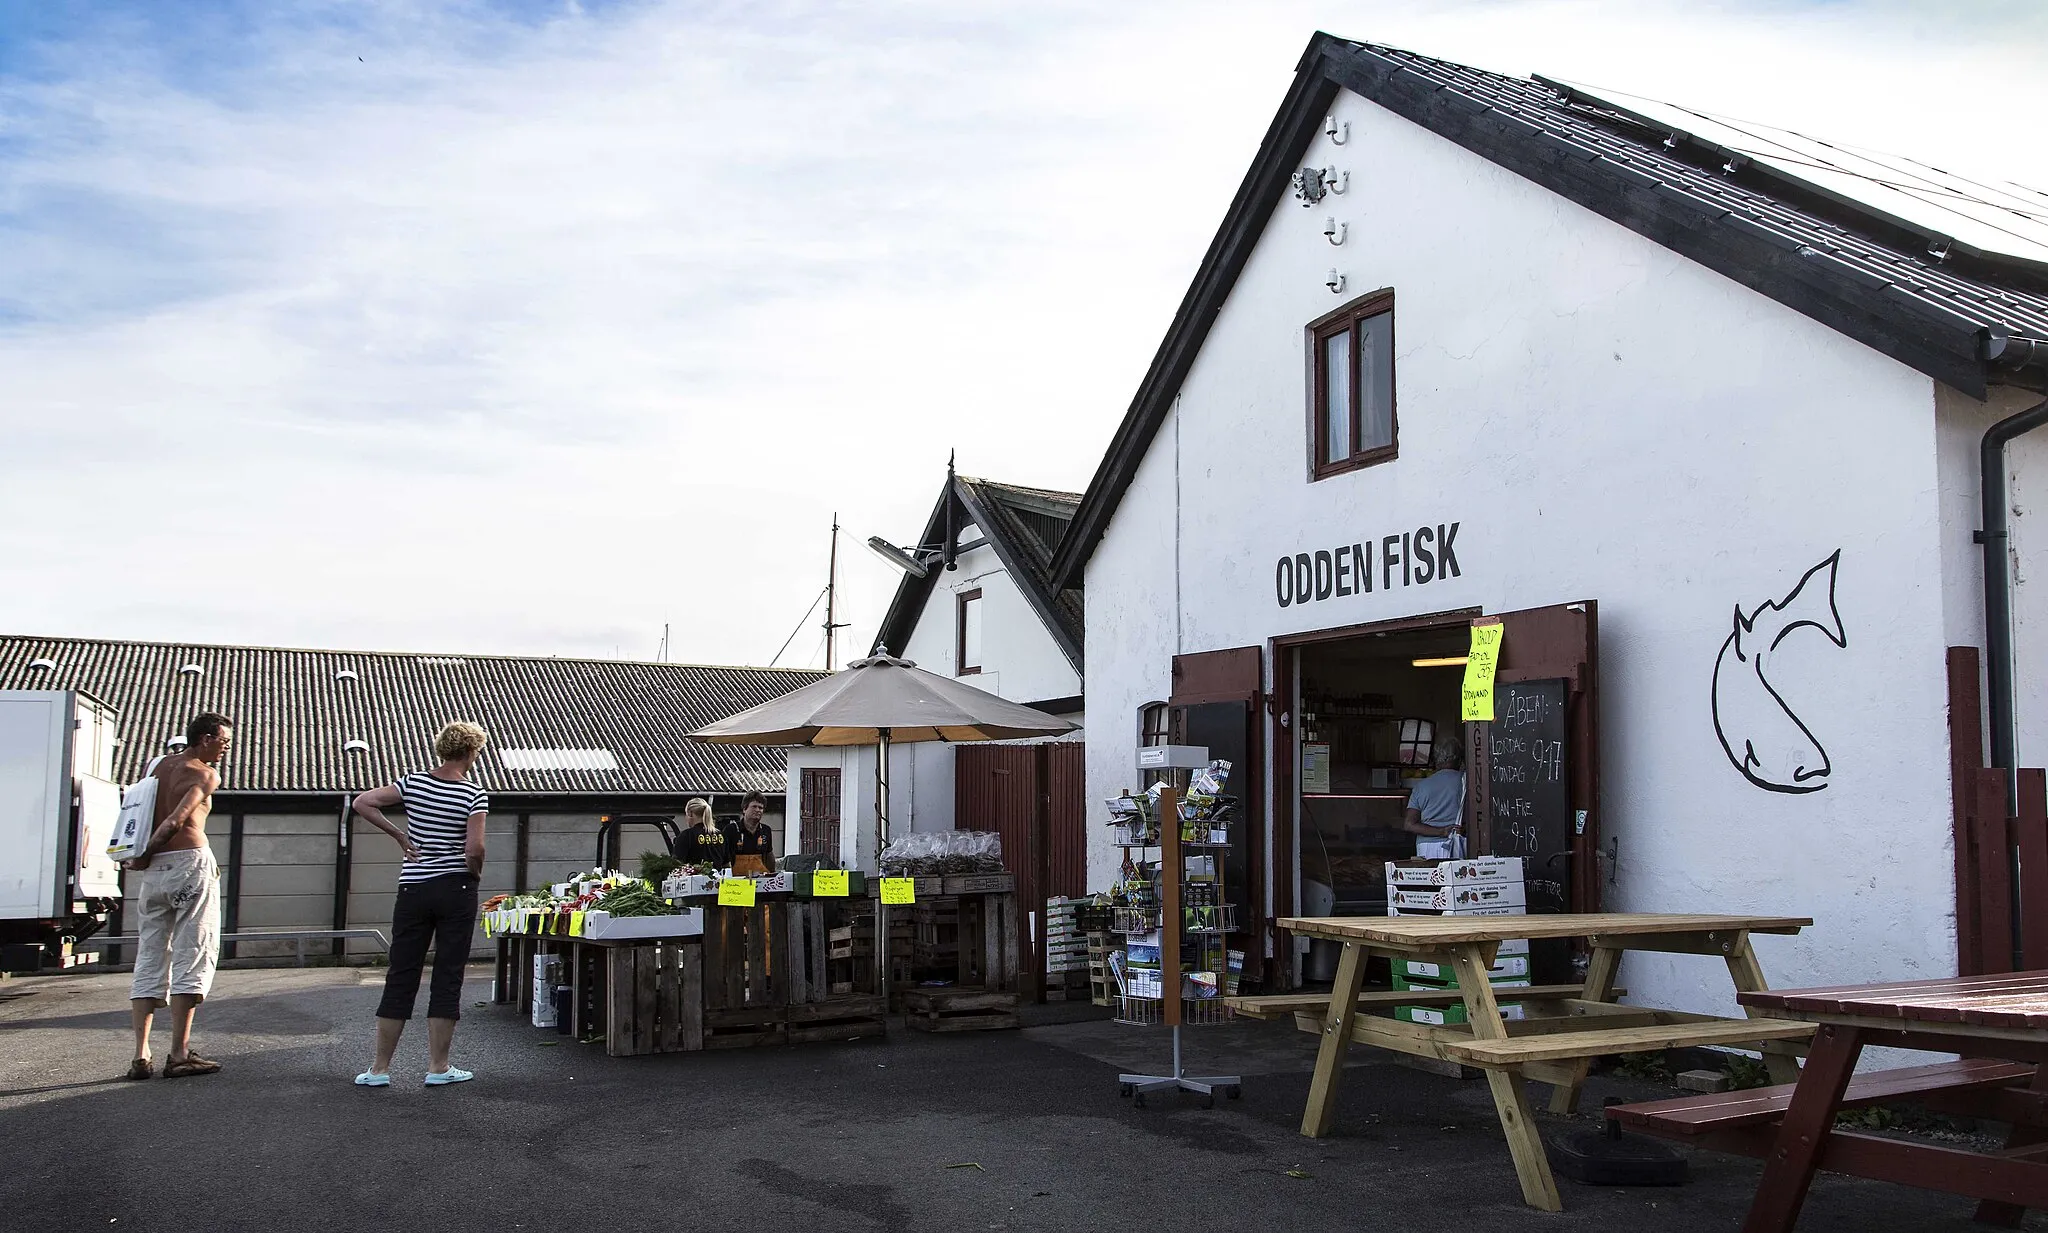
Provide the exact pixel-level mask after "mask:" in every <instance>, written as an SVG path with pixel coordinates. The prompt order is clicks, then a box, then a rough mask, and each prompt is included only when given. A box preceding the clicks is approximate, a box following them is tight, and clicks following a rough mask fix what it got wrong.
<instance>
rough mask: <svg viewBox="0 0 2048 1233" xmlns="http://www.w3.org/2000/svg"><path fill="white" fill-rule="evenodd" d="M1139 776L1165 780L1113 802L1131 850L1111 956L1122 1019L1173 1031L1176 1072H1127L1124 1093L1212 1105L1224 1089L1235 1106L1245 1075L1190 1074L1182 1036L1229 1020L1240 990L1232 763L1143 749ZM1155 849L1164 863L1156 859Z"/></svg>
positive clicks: (1140, 1099)
mask: <svg viewBox="0 0 2048 1233" xmlns="http://www.w3.org/2000/svg"><path fill="white" fill-rule="evenodd" d="M1138 769H1139V770H1141V771H1158V772H1163V773H1164V774H1165V776H1166V779H1165V782H1164V783H1163V784H1162V785H1160V786H1158V787H1156V788H1154V789H1152V790H1151V791H1149V792H1147V793H1145V794H1143V795H1140V796H1131V795H1128V794H1126V795H1124V796H1120V797H1117V798H1116V799H1114V800H1112V801H1110V803H1109V805H1110V826H1111V827H1112V828H1113V829H1114V830H1115V832H1116V844H1117V846H1118V847H1120V848H1122V849H1123V853H1124V855H1123V872H1122V874H1121V875H1120V877H1119V882H1118V886H1117V893H1116V895H1115V896H1114V907H1113V908H1112V914H1113V921H1112V925H1111V927H1112V929H1113V930H1114V931H1115V932H1117V933H1120V934H1122V935H1123V948H1122V950H1121V951H1120V952H1112V954H1111V956H1110V961H1111V971H1112V974H1113V975H1114V976H1115V983H1116V986H1117V997H1116V1004H1117V1008H1118V1009H1117V1022H1119V1023H1128V1024H1133V1025H1136V1026H1141V1027H1156V1026H1159V1025H1162V1024H1163V1025H1165V1026H1167V1027H1170V1028H1172V1029H1173V1070H1172V1072H1171V1073H1168V1074H1159V1075H1118V1076H1117V1091H1118V1094H1119V1095H1123V1096H1129V1097H1132V1098H1133V1099H1134V1100H1135V1102H1136V1103H1137V1105H1138V1106H1139V1107H1140V1108H1143V1107H1144V1104H1145V1096H1146V1093H1148V1092H1167V1091H1183V1092H1195V1093H1197V1094H1199V1095H1201V1096H1202V1097H1203V1098H1204V1100H1203V1105H1204V1107H1213V1106H1214V1105H1215V1103H1216V1093H1217V1092H1218V1091H1221V1092H1223V1093H1224V1094H1225V1095H1226V1096H1229V1097H1231V1098H1232V1099H1235V1098H1237V1097H1238V1096H1240V1095H1242V1094H1243V1088H1242V1086H1241V1083H1240V1079H1239V1076H1237V1075H1190V1074H1188V1073H1187V1072H1186V1070H1185V1069H1184V1068H1183V1066H1182V1064H1181V1048H1180V1030H1181V1028H1182V1027H1183V1026H1200V1025H1204V1024H1213V1023H1222V1022H1224V1021H1225V1020H1226V1019H1227V1017H1228V1013H1229V1012H1228V1011H1227V1010H1226V1009H1225V1007H1224V1004H1223V999H1224V996H1225V995H1226V994H1228V993H1234V992H1236V990H1235V988H1234V987H1233V985H1232V982H1233V979H1234V978H1233V975H1232V973H1231V970H1230V958H1231V953H1230V949H1229V942H1230V934H1231V933H1233V932H1235V930H1236V927H1237V921H1236V919H1235V914H1236V909H1235V906H1234V905H1232V904H1231V903H1230V902H1229V901H1228V899H1227V897H1226V896H1225V895H1224V893H1223V888H1224V875H1225V858H1226V857H1227V856H1228V855H1229V852H1230V843H1229V829H1228V828H1229V821H1230V818H1229V814H1230V798H1228V797H1226V796H1223V795H1221V793H1222V790H1223V786H1224V781H1225V779H1226V778H1227V777H1228V775H1229V773H1230V764H1229V763H1228V762H1214V763H1212V762H1210V761H1209V751H1208V750H1207V749H1206V748H1203V747H1201V746H1196V745H1155V746H1148V747H1146V748H1142V749H1140V750H1139V751H1138ZM1155 851H1156V852H1157V853H1158V854H1159V855H1158V860H1157V862H1156V863H1154V862H1150V861H1148V860H1147V859H1146V858H1147V856H1148V855H1149V854H1150V853H1152V852H1155ZM1184 969H1185V971H1184ZM1176 985H1178V988H1176V987H1175V986H1176ZM1169 994H1177V995H1178V996H1169Z"/></svg>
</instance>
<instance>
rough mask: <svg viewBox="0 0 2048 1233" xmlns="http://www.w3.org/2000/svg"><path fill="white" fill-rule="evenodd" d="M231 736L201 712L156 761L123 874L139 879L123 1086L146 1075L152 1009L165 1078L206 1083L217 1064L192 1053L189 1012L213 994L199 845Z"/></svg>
mask: <svg viewBox="0 0 2048 1233" xmlns="http://www.w3.org/2000/svg"><path fill="white" fill-rule="evenodd" d="M233 740H234V729H233V728H232V727H231V726H230V724H229V722H228V718H227V716H225V715H216V714H214V713H212V712H211V711H209V712H207V713H205V714H203V715H197V716H194V717H193V720H192V722H191V723H190V724H187V725H186V727H185V748H183V749H181V750H179V751H178V752H177V753H174V754H171V755H169V756H168V757H165V758H161V759H159V760H158V761H157V763H156V765H155V766H154V767H153V768H151V770H150V774H152V775H154V776H156V780H157V785H156V829H155V830H153V831H151V832H150V835H149V843H148V844H146V845H145V846H144V847H143V849H142V855H141V856H138V857H136V858H135V859H134V860H132V861H130V862H128V868H130V869H131V870H136V871H138V872H141V873H142V887H141V890H140V892H139V893H138V896H137V898H138V900H139V903H138V905H137V906H138V912H137V914H138V915H139V916H140V917H141V921H140V923H139V925H138V926H137V928H136V931H135V932H136V947H135V980H134V982H133V983H132V984H131V985H130V986H129V989H128V997H129V1002H128V1008H129V1012H130V1018H132V1019H133V1020H134V1025H135V1060H134V1061H133V1062H132V1063H130V1064H129V1067H128V1077H129V1078H130V1079H147V1078H149V1077H150V1076H151V1075H152V1074H154V1073H155V1063H154V1062H153V1061H152V1059H151V1057H150V1052H149V1027H150V1020H151V1019H152V1018H153V1017H154V1016H155V1014H156V1011H157V1009H158V1008H159V1007H163V1006H169V1007H170V1010H171V1054H170V1057H169V1058H167V1059H166V1060H165V1062H164V1077H165V1078H171V1079H175V1078H180V1077H182V1076H185V1075H210V1074H213V1073H214V1072H216V1071H218V1070H219V1069H220V1063H219V1062H212V1061H208V1060H207V1059H205V1058H203V1057H200V1056H199V1055H198V1054H196V1053H194V1052H192V1013H193V1012H194V1011H196V1010H198V1009H199V1004H200V1003H201V1002H203V1001H205V1000H206V995H207V992H208V991H209V990H211V989H212V988H213V968H214V963H215V961H216V960H217V959H218V958H219V956H220V866H218V865H217V864H215V863H214V859H213V849H212V848H210V847H208V846H207V843H206V818H207V815H208V814H210V813H212V812H213V793H214V790H215V789H217V788H219V787H220V772H219V771H216V770H215V769H214V767H215V766H216V765H218V764H219V762H220V760H221V759H222V758H224V757H226V756H227V752H228V745H229V744H230V743H231V742H232V741H233Z"/></svg>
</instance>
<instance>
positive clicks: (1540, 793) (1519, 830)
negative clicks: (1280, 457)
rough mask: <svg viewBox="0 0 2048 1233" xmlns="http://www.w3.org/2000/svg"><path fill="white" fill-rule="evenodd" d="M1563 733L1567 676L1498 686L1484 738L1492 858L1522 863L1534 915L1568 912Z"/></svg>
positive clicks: (1569, 841)
mask: <svg viewBox="0 0 2048 1233" xmlns="http://www.w3.org/2000/svg"><path fill="white" fill-rule="evenodd" d="M1565 731H1566V716H1565V682H1564V681H1563V680H1562V679H1555V680H1546V681H1514V682H1511V683H1508V684H1505V685H1502V686H1500V688H1499V690H1498V692H1497V694H1496V695H1495V699H1494V710H1493V723H1492V724H1491V725H1490V726H1489V728H1488V736H1487V773H1486V787H1487V793H1486V797H1487V810H1488V813H1489V815H1490V816H1489V818H1488V821H1489V822H1490V823H1491V830H1492V847H1493V855H1495V856H1519V857H1521V858H1522V872H1523V876H1524V877H1525V878H1526V879H1527V893H1528V897H1529V910H1530V911H1531V912H1563V911H1565V910H1567V905H1568V903H1569V899H1568V898H1567V885H1568V881H1569V878H1570V876H1571V858H1570V856H1569V853H1570V852H1571V850H1572V811H1571V792H1570V783H1569V781H1568V779H1567V778H1566V774H1567V772H1566V769H1565V768H1566V764H1565ZM1553 858H1556V859H1553Z"/></svg>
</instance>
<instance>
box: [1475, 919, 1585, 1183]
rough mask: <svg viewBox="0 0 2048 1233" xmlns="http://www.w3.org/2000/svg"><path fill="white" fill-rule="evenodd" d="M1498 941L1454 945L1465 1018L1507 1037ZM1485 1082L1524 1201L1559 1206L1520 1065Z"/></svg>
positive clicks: (1498, 1070) (1489, 1072) (1478, 1031)
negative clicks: (1496, 988) (1498, 982)
mask: <svg viewBox="0 0 2048 1233" xmlns="http://www.w3.org/2000/svg"><path fill="white" fill-rule="evenodd" d="M1493 952H1494V947H1493V945H1492V944H1487V943H1467V944H1464V945H1461V946H1458V947H1455V948H1453V950H1452V961H1453V962H1454V963H1455V965H1456V966H1457V969H1458V992H1459V993H1462V994H1464V995H1465V1019H1466V1021H1467V1022H1468V1023H1470V1024H1471V1025H1472V1035H1473V1037H1474V1038H1476V1039H1478V1040H1506V1039H1507V1035H1508V1028H1507V1024H1506V1023H1505V1022H1503V1021H1502V1019H1501V1017H1500V1003H1499V1002H1497V1001H1495V1000H1494V996H1493V984H1492V982H1491V981H1489V980H1488V978H1487V975H1486V969H1487V968H1488V967H1490V966H1491V965H1492V963H1493ZM1486 1085H1487V1087H1489V1088H1491V1089H1493V1107H1494V1109H1495V1111H1497V1112H1498V1113H1499V1114H1500V1129H1501V1133H1502V1134H1504V1135H1506V1136H1507V1141H1508V1153H1509V1154H1510V1155H1512V1156H1513V1157H1514V1159H1515V1176H1516V1177H1517V1178H1519V1179H1521V1182H1522V1201H1523V1202H1524V1203H1527V1204H1528V1205H1529V1206H1530V1207H1533V1208H1536V1209H1537V1210H1539V1211H1546V1212H1560V1211H1563V1210H1564V1200H1562V1199H1560V1198H1558V1196H1557V1179H1556V1178H1555V1177H1553V1176H1551V1173H1550V1157H1549V1156H1548V1155H1546V1154H1545V1153H1544V1150H1543V1136H1542V1135H1541V1134H1539V1133H1538V1132H1537V1129H1536V1115H1535V1113H1534V1112H1532V1111H1531V1110H1530V1108H1529V1092H1528V1089H1527V1087H1526V1086H1524V1084H1523V1082H1522V1071H1521V1068H1520V1067H1516V1066H1502V1067H1494V1066H1489V1067H1487V1068H1486Z"/></svg>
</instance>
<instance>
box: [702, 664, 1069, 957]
mask: <svg viewBox="0 0 2048 1233" xmlns="http://www.w3.org/2000/svg"><path fill="white" fill-rule="evenodd" d="M1073 730H1074V725H1072V724H1070V723H1068V722H1067V721H1066V720H1064V719H1059V718H1056V717H1055V716H1052V715H1048V714H1046V713H1045V712H1044V711H1034V710H1032V709H1031V708H1030V707H1028V706H1024V705H1022V704H1020V703H1016V702H1010V701H1007V700H1006V699H1003V698H998V697H996V696H995V695H994V694H991V693H987V692H985V691H983V690H979V689H976V688H974V687H973V686H972V685H967V684H964V683H962V682H960V681H956V680H954V679H952V678H951V677H943V676H939V675H937V674H935V673H931V672H926V671H925V670H923V669H922V668H919V667H918V666H917V665H916V664H914V663H912V662H910V661H909V660H907V659H896V658H894V657H892V656H891V655H890V654H889V653H888V651H887V650H886V649H884V650H882V651H880V652H878V653H877V654H875V655H871V656H869V657H868V658H866V659H857V660H854V661H853V662H852V663H850V664H848V665H846V667H845V669H844V670H842V671H840V672H836V673H834V674H833V675H831V676H828V677H826V678H825V679H824V680H822V681H813V682H812V683H811V684H809V685H806V686H804V687H803V688H802V689H797V690H792V691H790V692H789V693H786V694H784V695H782V696H781V697H780V698H776V699H773V700H771V701H768V702H764V703H762V704H761V705H759V706H757V707H754V708H752V709H750V710H745V711H741V712H740V713H739V714H737V715H733V716H730V717H728V718H725V719H721V720H719V721H718V722H717V723H715V724H711V725H709V726H707V727H703V728H699V729H697V730H696V731H695V732H692V733H691V734H690V737H691V739H692V740H698V741H711V742H715V743H720V744H728V745H874V746H876V747H877V751H878V752H877V753H876V755H875V862H876V866H877V870H878V871H879V867H880V864H881V856H882V849H883V848H885V847H887V846H888V844H889V747H890V746H891V745H892V744H895V743H898V742H906V741H907V742H919V741H1008V740H1016V739H1018V738H1021V737H1031V736H1057V735H1058V734H1060V733H1062V732H1071V731H1073ZM885 916H886V914H885V913H884V911H883V909H882V908H881V906H880V904H877V905H876V921H875V937H876V951H877V956H878V958H879V959H880V968H881V972H880V979H881V982H882V991H883V995H884V996H885V997H886V996H887V994H888V987H889V986H888V981H889V966H888V964H889V961H888V945H889V930H888V923H887V920H886V919H885Z"/></svg>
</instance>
